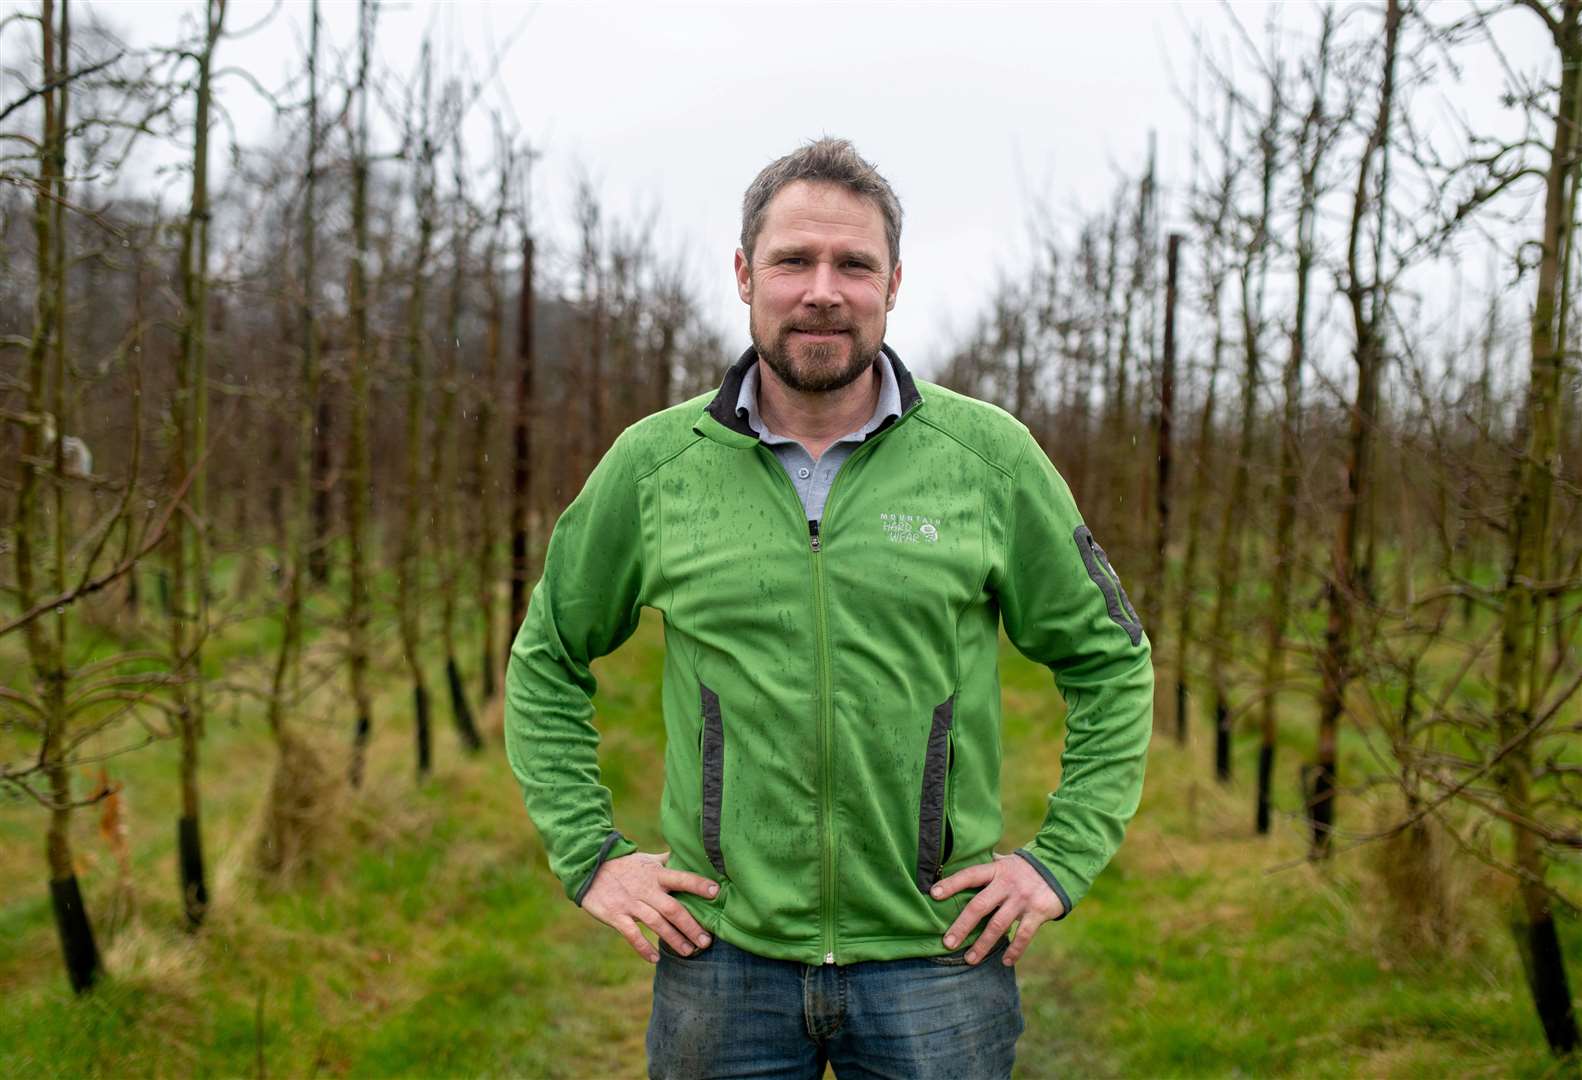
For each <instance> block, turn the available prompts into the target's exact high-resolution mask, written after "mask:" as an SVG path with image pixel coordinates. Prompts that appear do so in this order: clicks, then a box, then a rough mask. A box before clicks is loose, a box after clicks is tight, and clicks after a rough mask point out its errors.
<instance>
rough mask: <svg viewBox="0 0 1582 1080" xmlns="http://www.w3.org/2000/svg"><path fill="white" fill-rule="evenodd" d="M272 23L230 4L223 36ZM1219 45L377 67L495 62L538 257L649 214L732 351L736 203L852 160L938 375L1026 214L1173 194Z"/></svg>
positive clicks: (523, 59)
mask: <svg viewBox="0 0 1582 1080" xmlns="http://www.w3.org/2000/svg"><path fill="white" fill-rule="evenodd" d="M92 6H94V7H96V9H97V10H99V11H101V12H103V13H105V14H106V15H108V16H109V17H110V18H111V19H112V20H113V21H114V22H115V23H116V24H118V25H119V26H120V27H121V28H122V30H123V32H124V33H125V34H126V36H127V37H128V38H130V39H132V40H133V41H135V42H142V43H146V42H154V41H162V42H169V41H172V40H174V39H175V38H176V37H177V36H178V33H179V29H180V26H181V24H182V21H183V20H189V21H190V20H192V19H194V18H195V16H196V13H197V12H199V11H200V10H201V2H200V0H182V2H177V0H165V2H132V0H122V2H116V3H104V2H102V0H101V2H99V3H97V4H94V5H92ZM272 6H273V5H271V4H269V3H259V2H255V0H233V2H232V4H231V11H230V14H229V16H228V18H227V23H228V26H229V27H231V28H233V29H241V28H244V27H246V26H248V25H250V24H254V23H257V22H259V21H260V20H263V19H264V17H265V16H267V15H269V13H270V11H271V9H272ZM1231 10H1234V11H1235V12H1236V13H1237V14H1238V17H1239V18H1240V19H1241V21H1242V22H1243V24H1244V25H1246V26H1247V28H1248V29H1249V30H1250V31H1251V32H1252V33H1253V34H1254V35H1258V36H1261V32H1262V26H1263V24H1264V23H1265V21H1266V20H1267V19H1268V18H1269V17H1270V14H1271V12H1279V16H1278V17H1279V18H1282V19H1285V20H1286V21H1288V22H1290V23H1293V24H1302V23H1306V22H1307V21H1308V20H1309V19H1310V16H1311V11H1312V9H1311V8H1309V7H1305V6H1301V7H1299V6H1296V5H1292V6H1289V7H1286V8H1283V9H1275V8H1269V7H1264V6H1260V5H1257V4H1237V5H1234V7H1233V8H1232V9H1231ZM307 11H308V7H307V3H306V2H305V0H289V2H286V3H284V4H281V5H279V6H278V10H276V11H275V13H274V15H273V17H272V18H268V19H267V20H265V24H264V25H263V27H262V28H261V29H258V30H256V31H254V32H252V33H250V34H248V35H247V36H245V37H243V38H241V39H239V40H226V41H224V42H222V44H221V46H220V51H219V54H218V56H217V60H216V63H217V64H218V65H220V66H222V67H223V66H231V65H237V66H244V67H246V68H248V69H249V70H250V71H251V72H252V73H253V74H254V75H255V76H257V78H258V79H259V80H260V81H261V82H262V83H264V84H265V85H267V86H270V87H280V86H283V85H285V84H286V83H287V82H288V81H289V80H291V79H293V78H298V77H300V73H301V70H302V56H303V45H304V43H305V41H306V30H305V26H306V20H307ZM324 12H325V20H326V27H325V33H326V43H327V46H328V47H329V48H331V49H334V50H337V51H340V52H341V53H342V54H343V55H344V53H345V51H346V50H348V49H349V48H350V46H351V44H352V42H353V39H354V36H355V23H356V4H355V2H353V0H325V3H324ZM1363 17H1365V18H1372V17H1374V16H1373V14H1372V13H1371V12H1368V13H1364V16H1363ZM1531 21H1533V22H1534V23H1536V20H1531ZM1231 25H1232V24H1231V21H1230V17H1229V15H1228V14H1227V9H1226V8H1225V7H1224V6H1223V5H1220V4H1218V3H1209V2H1200V3H1187V4H1155V3H1143V2H1129V3H1106V4H1076V3H1043V4H1039V3H989V2H983V0H975V2H972V3H928V4H921V3H887V4H863V3H852V2H845V3H838V4H836V3H829V4H796V5H786V4H745V3H743V4H723V3H717V4H661V3H631V4H613V3H612V4H594V3H577V4H571V3H550V4H538V5H532V6H530V7H529V6H524V5H517V4H504V3H495V4H485V3H460V2H457V3H447V4H429V3H407V4H395V3H387V4H384V5H382V10H381V15H380V21H379V28H378V50H377V59H378V62H379V63H380V64H381V65H383V66H385V67H386V68H387V70H388V71H389V72H390V73H391V75H392V76H393V77H400V76H402V75H404V74H405V73H407V72H410V71H412V70H413V67H414V66H415V64H414V61H415V57H416V54H417V48H418V42H419V40H420V39H421V37H422V35H423V33H424V32H425V30H428V29H430V28H432V30H433V31H434V33H435V35H436V37H437V39H438V40H439V41H440V42H441V45H440V46H439V50H440V55H441V57H442V64H444V63H452V64H454V62H455V61H454V60H451V59H446V58H447V57H454V56H455V55H457V54H459V53H460V52H461V51H463V50H465V53H466V54H467V56H468V57H469V58H470V59H469V60H468V61H467V64H468V68H469V71H470V72H471V73H472V74H474V75H477V74H479V73H481V72H482V71H483V70H484V69H485V67H486V64H487V61H488V59H489V57H490V56H491V55H499V56H500V58H501V62H500V69H499V78H498V86H497V88H496V89H493V90H491V91H490V92H489V93H488V94H487V95H486V96H485V98H484V99H483V100H482V101H481V102H480V107H478V108H475V109H474V111H473V114H472V117H471V120H470V123H469V126H468V128H467V136H468V140H469V144H470V146H471V150H472V155H471V156H472V157H473V159H474V162H475V163H482V162H483V161H485V160H486V159H487V158H488V157H489V156H490V154H491V145H490V137H489V129H488V125H487V120H486V115H485V110H486V109H487V108H489V107H495V106H498V107H502V108H508V109H509V111H510V113H511V114H513V115H514V117H515V119H516V122H517V123H518V124H519V126H520V129H521V131H522V133H523V135H524V136H525V137H526V138H527V139H528V140H530V141H531V142H532V144H533V145H534V146H535V147H536V148H537V149H538V150H540V151H541V152H542V155H543V157H542V159H541V162H540V165H539V167H538V170H537V173H536V176H537V183H536V197H535V200H534V212H535V215H536V220H537V223H538V224H539V226H540V227H541V228H543V229H545V230H546V231H547V232H548V233H549V235H550V236H551V237H552V238H553V237H561V238H564V237H566V236H568V224H569V223H568V213H567V211H568V209H569V207H570V199H569V189H570V185H571V180H572V178H573V176H574V175H576V171H577V169H579V168H581V169H583V170H585V171H586V172H587V173H588V174H589V175H591V176H592V177H593V178H594V179H595V180H596V181H597V182H598V183H599V186H600V188H601V190H602V191H603V193H604V195H605V198H606V202H607V205H608V207H609V209H610V211H611V212H613V213H615V214H622V215H636V214H637V213H639V212H641V211H642V210H644V209H646V208H649V207H657V209H658V214H659V220H660V222H661V226H662V230H663V235H664V237H665V238H666V246H667V247H670V248H672V249H684V250H685V251H686V253H687V256H688V261H689V264H690V266H691V267H692V269H693V276H694V280H695V281H696V283H697V285H698V288H699V292H700V295H702V296H703V297H704V298H705V299H706V301H707V309H708V312H709V313H710V314H711V315H712V316H713V318H714V319H715V320H716V321H717V323H718V324H719V325H720V326H721V327H722V328H723V329H725V330H726V331H727V333H728V335H730V337H729V338H728V340H729V341H730V343H731V345H732V348H734V347H735V346H736V345H737V344H745V341H746V309H745V308H744V307H743V306H742V304H741V303H740V301H739V300H738V299H737V297H736V293H735V287H734V284H733V282H732V278H731V256H732V253H733V251H734V249H735V246H736V242H737V235H738V232H739V227H740V199H741V193H742V191H743V189H744V188H745V187H746V185H747V183H748V182H749V181H750V180H751V179H752V177H753V175H754V174H755V173H756V172H757V170H758V169H759V168H761V167H762V166H763V165H764V164H766V163H767V162H768V161H770V160H771V159H772V158H774V157H777V156H779V155H780V154H783V153H785V152H787V151H789V150H791V149H793V148H794V147H796V146H797V145H798V144H799V143H801V142H802V141H804V140H806V139H808V138H812V137H816V136H818V135H820V134H826V133H827V134H832V135H841V136H845V137H847V138H850V139H852V140H853V141H854V142H855V143H856V145H857V147H858V149H859V150H860V151H861V152H862V153H863V154H864V155H865V156H867V157H868V158H869V159H870V160H872V161H874V162H875V163H876V164H877V165H878V167H879V169H880V171H881V172H883V173H884V174H885V176H887V177H888V178H889V180H890V181H891V183H892V184H893V185H894V187H895V188H896V190H897V192H898V194H899V195H900V197H901V201H902V205H903V207H904V208H905V213H906V217H905V228H904V231H903V235H902V261H903V266H904V280H903V284H902V287H901V293H900V298H899V301H898V303H897V305H896V308H895V311H894V312H893V313H892V314H891V316H890V326H889V333H888V340H889V341H890V342H891V344H892V345H894V346H895V347H896V348H897V349H898V350H899V352H900V353H901V355H902V357H903V358H905V359H907V360H908V361H909V362H911V363H913V364H914V366H917V367H919V368H920V369H921V370H924V371H929V370H932V368H933V365H934V361H936V360H937V359H938V358H939V356H940V353H941V352H942V350H943V349H944V347H945V346H946V344H947V341H948V338H949V335H950V332H951V328H952V327H955V328H962V327H964V326H965V325H966V324H967V323H968V322H970V320H971V318H972V316H973V315H974V313H975V312H976V311H977V310H979V308H980V307H981V306H982V304H983V302H984V300H985V298H986V296H987V294H988V292H989V290H990V288H991V286H992V284H993V281H994V279H995V276H996V274H998V273H1000V272H1002V271H1009V270H1011V269H1012V268H1014V266H1015V264H1016V262H1017V260H1016V252H1017V251H1019V250H1021V249H1022V248H1023V246H1024V239H1023V238H1024V236H1025V233H1026V229H1025V224H1026V222H1027V220H1028V217H1029V214H1030V212H1031V208H1032V207H1033V205H1034V204H1035V203H1036V202H1038V201H1040V200H1042V201H1044V202H1045V203H1047V204H1048V205H1049V206H1050V208H1051V209H1052V210H1053V211H1055V212H1056V214H1065V213H1073V212H1074V211H1075V210H1076V209H1077V208H1083V207H1086V208H1092V207H1096V206H1098V205H1099V204H1100V203H1101V202H1102V201H1103V200H1105V199H1106V198H1108V197H1109V195H1110V193H1111V192H1112V190H1113V187H1114V184H1115V180H1116V177H1117V175H1118V172H1117V170H1119V169H1124V170H1126V171H1128V172H1130V173H1135V172H1136V171H1137V170H1138V169H1140V167H1141V165H1142V162H1143V160H1144V158H1145V156H1146V153H1147V146H1148V138H1149V132H1150V131H1151V130H1156V131H1157V132H1158V158H1159V169H1160V173H1161V175H1162V176H1163V177H1164V178H1166V180H1167V182H1168V181H1172V180H1173V181H1174V182H1175V183H1176V184H1177V185H1178V186H1179V185H1180V184H1182V183H1184V182H1185V179H1186V177H1187V175H1188V164H1187V162H1188V154H1189V146H1188V140H1189V137H1190V134H1189V132H1190V129H1189V126H1188V123H1187V120H1186V111H1185V106H1184V105H1183V102H1182V98H1183V96H1189V95H1190V94H1191V92H1192V83H1193V72H1192V61H1191V45H1190V39H1191V35H1192V34H1193V33H1194V32H1197V31H1198V30H1199V29H1201V30H1202V31H1203V32H1205V33H1206V34H1208V35H1209V36H1210V37H1211V38H1213V39H1214V40H1216V41H1218V42H1221V43H1223V42H1227V41H1229V40H1230V39H1231V36H1232V30H1231ZM1477 75H1478V73H1477V72H1476V71H1474V72H1473V76H1474V77H1476V76H1477ZM1495 89H1497V84H1496V83H1495V82H1491V83H1490V85H1489V90H1490V95H1489V96H1491V97H1492V91H1494V90H1495ZM222 93H223V94H224V101H225V103H226V106H227V108H228V109H229V111H230V112H231V114H232V116H233V117H234V119H235V122H236V123H235V127H236V131H237V133H238V136H239V137H240V138H241V140H242V141H243V142H246V143H251V144H255V145H257V144H261V143H263V142H265V141H266V140H267V137H268V133H269V126H270V123H271V117H270V112H269V109H268V106H267V105H266V104H265V103H264V102H263V101H262V99H260V98H259V97H258V96H257V95H256V94H255V93H254V92H253V91H252V90H250V89H249V88H248V86H247V84H246V83H245V82H244V81H242V80H240V79H231V80H228V81H227V82H226V83H224V85H223V90H222ZM220 156H221V155H216V157H217V159H218V158H219V157H220ZM217 164H220V162H219V161H218V160H217ZM1170 206H1171V204H1170V203H1168V202H1167V203H1166V225H1167V226H1168V225H1169V224H1170V220H1169V219H1170V216H1171V213H1172V211H1171V209H1170Z"/></svg>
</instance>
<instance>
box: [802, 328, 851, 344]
mask: <svg viewBox="0 0 1582 1080" xmlns="http://www.w3.org/2000/svg"><path fill="white" fill-rule="evenodd" d="M791 332H792V333H793V334H800V335H802V336H803V337H808V338H812V339H814V340H815V341H829V340H831V339H832V338H838V337H840V336H842V335H843V334H845V333H846V331H845V330H803V329H802V328H801V327H795V326H794V327H792V328H791Z"/></svg>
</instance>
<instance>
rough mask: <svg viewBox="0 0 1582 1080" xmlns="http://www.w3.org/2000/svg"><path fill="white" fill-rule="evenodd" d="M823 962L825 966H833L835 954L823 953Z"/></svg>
mask: <svg viewBox="0 0 1582 1080" xmlns="http://www.w3.org/2000/svg"><path fill="white" fill-rule="evenodd" d="M824 962H825V963H826V964H833V963H834V962H835V954H834V953H832V952H827V953H825V954H824Z"/></svg>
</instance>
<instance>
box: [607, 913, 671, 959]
mask: <svg viewBox="0 0 1582 1080" xmlns="http://www.w3.org/2000/svg"><path fill="white" fill-rule="evenodd" d="M610 925H611V926H613V927H614V928H615V929H616V930H617V931H619V933H620V935H621V936H622V937H623V938H625V939H626V943H627V944H628V945H630V946H631V947H632V948H634V949H636V950H637V955H638V956H641V957H642V958H643V959H644V960H647V961H648V962H649V963H650V964H657V963H659V950H658V949H656V948H654V947H653V946H652V945H650V944H649V943H648V939H647V938H645V937H644V936H643V932H642V931H641V930H639V929H638V928H637V924H636V923H635V922H633V921H632V918H631V916H630V915H617V916H616V917H615V920H614V921H613V922H611V923H610Z"/></svg>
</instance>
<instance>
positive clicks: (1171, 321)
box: [1148, 233, 1182, 678]
mask: <svg viewBox="0 0 1582 1080" xmlns="http://www.w3.org/2000/svg"><path fill="white" fill-rule="evenodd" d="M1180 255H1181V234H1180V233H1171V234H1170V239H1169V240H1168V241H1167V244H1166V248H1165V341H1164V356H1163V358H1162V361H1161V363H1160V367H1159V416H1158V423H1157V426H1156V429H1155V436H1154V437H1155V449H1156V451H1157V454H1158V464H1159V468H1158V473H1157V475H1156V478H1155V481H1154V507H1155V512H1154V558H1153V573H1152V575H1151V577H1152V584H1151V585H1150V586H1149V589H1148V593H1149V596H1151V597H1152V598H1153V603H1154V610H1155V612H1156V613H1157V615H1158V618H1159V619H1160V621H1161V623H1162V621H1163V619H1164V614H1165V603H1164V597H1165V576H1166V575H1165V569H1166V562H1167V560H1166V553H1167V549H1168V548H1169V546H1170V496H1171V494H1172V492H1171V490H1170V472H1171V469H1172V468H1173V467H1174V465H1175V447H1174V445H1173V444H1172V443H1171V441H1170V440H1171V438H1172V428H1173V426H1174V425H1175V409H1176V270H1177V263H1178V261H1179V259H1180ZM1181 652H1182V650H1181V647H1180V643H1179V642H1177V643H1176V668H1177V678H1179V677H1180V676H1179V672H1180V664H1181Z"/></svg>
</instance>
